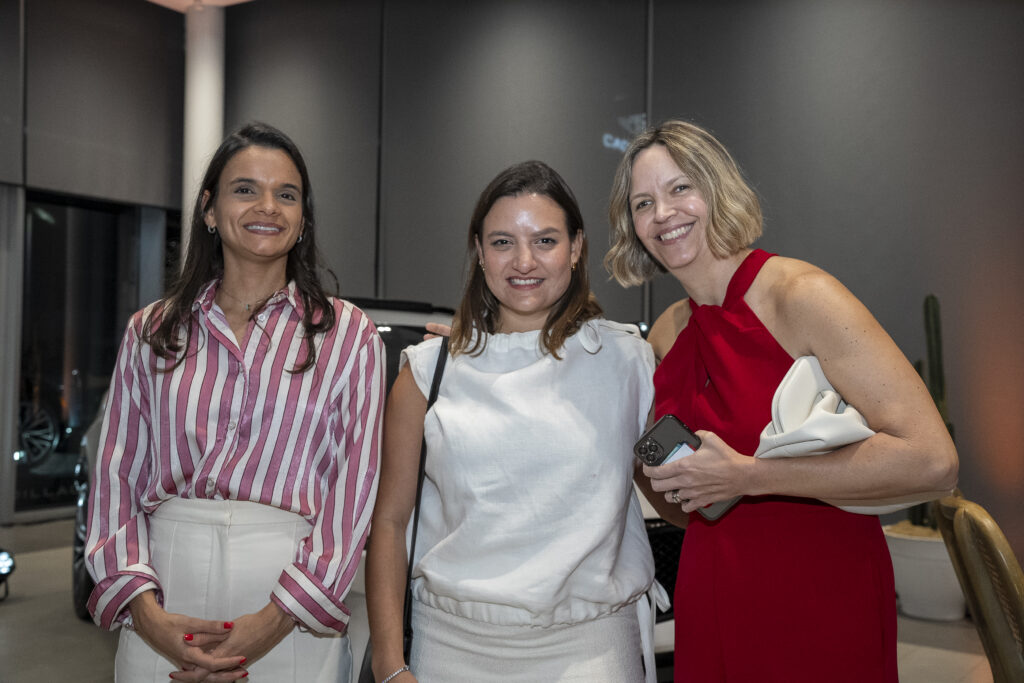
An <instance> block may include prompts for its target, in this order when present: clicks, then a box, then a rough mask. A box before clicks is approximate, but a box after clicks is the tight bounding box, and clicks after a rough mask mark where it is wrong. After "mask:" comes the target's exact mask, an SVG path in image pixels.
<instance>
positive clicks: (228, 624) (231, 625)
mask: <svg viewBox="0 0 1024 683" xmlns="http://www.w3.org/2000/svg"><path fill="white" fill-rule="evenodd" d="M234 627H235V622H233V621H225V622H224V628H234Z"/></svg>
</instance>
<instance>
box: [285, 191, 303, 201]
mask: <svg viewBox="0 0 1024 683" xmlns="http://www.w3.org/2000/svg"><path fill="white" fill-rule="evenodd" d="M281 199H284V200H286V201H289V202H297V201H299V198H298V196H297V195H296V194H295V193H294V192H291V191H288V192H282V193H281Z"/></svg>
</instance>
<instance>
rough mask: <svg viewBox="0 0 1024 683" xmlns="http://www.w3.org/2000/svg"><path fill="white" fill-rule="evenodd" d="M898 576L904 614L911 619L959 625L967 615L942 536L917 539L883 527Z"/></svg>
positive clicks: (901, 608) (898, 588)
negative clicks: (953, 622)
mask: <svg viewBox="0 0 1024 683" xmlns="http://www.w3.org/2000/svg"><path fill="white" fill-rule="evenodd" d="M883 529H884V531H885V541H886V543H887V544H888V545H889V554H890V555H891V556H892V567H893V572H894V573H895V576H896V593H897V595H899V598H900V611H901V612H903V613H904V614H906V615H907V616H908V617H918V618H920V619H934V620H939V621H956V620H957V619H963V618H964V613H965V602H964V594H963V591H962V590H961V589H960V582H959V581H958V580H957V578H956V571H955V570H954V569H953V562H952V560H950V559H949V553H948V552H947V551H946V544H945V543H943V542H942V536H940V535H938V532H935V533H936V535H935V536H917V535H909V534H904V533H900V531H899V530H896V529H893V527H892V526H886V527H883Z"/></svg>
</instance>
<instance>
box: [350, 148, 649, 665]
mask: <svg viewBox="0 0 1024 683" xmlns="http://www.w3.org/2000/svg"><path fill="white" fill-rule="evenodd" d="M468 259H471V260H467V265H468V267H469V270H470V272H469V276H468V282H467V284H466V289H465V293H464V295H463V298H462V302H461V304H460V306H459V309H458V312H457V314H456V317H455V321H454V325H453V329H452V336H451V346H450V353H451V357H450V359H449V361H448V364H447V367H446V368H445V370H444V374H443V378H442V380H441V385H440V393H439V396H438V399H437V402H436V403H435V404H434V406H433V407H432V408H431V410H430V411H429V412H427V411H426V399H425V398H424V396H425V395H426V394H427V393H428V389H429V386H430V383H431V379H432V374H433V369H434V365H435V362H436V359H437V354H438V352H439V346H440V340H438V339H432V340H429V341H426V342H424V343H422V344H419V345H417V346H414V347H410V348H408V349H406V350H405V351H404V352H403V363H404V366H403V367H402V369H401V372H400V373H399V376H398V379H397V380H396V382H395V384H394V387H393V388H392V391H391V394H390V396H389V398H388V405H387V410H386V413H385V420H384V424H385V427H384V452H383V461H382V466H381V489H380V490H381V495H380V498H379V500H378V502H377V507H376V510H375V512H374V518H373V539H372V541H371V543H370V551H369V557H368V564H367V566H368V578H367V588H368V590H367V603H368V607H369V615H370V633H371V639H372V641H373V670H374V675H375V677H376V680H377V681H388V682H389V683H392V682H393V683H412V682H413V681H417V680H418V681H420V682H421V683H429V682H433V681H503V682H505V681H529V682H531V683H535V682H536V681H587V682H591V683H592V682H598V683H600V682H602V681H606V682H608V683H612V682H614V683H629V682H632V681H640V680H643V676H644V674H643V667H642V662H641V646H640V633H639V630H640V629H639V626H638V621H637V607H636V604H635V603H636V601H637V600H638V599H639V598H640V596H641V595H643V594H644V592H645V591H647V589H648V587H649V586H650V585H651V582H652V579H653V561H652V558H651V551H650V548H649V546H648V543H647V536H646V533H645V530H644V525H643V520H642V513H641V512H640V509H639V504H638V502H637V500H636V497H635V495H634V494H633V490H632V483H631V477H632V475H633V457H632V455H631V446H632V444H633V442H634V441H635V440H636V439H637V438H638V437H639V435H640V432H641V430H642V428H643V426H644V424H645V422H646V418H647V413H648V410H649V408H650V405H651V401H652V399H653V389H652V387H651V384H650V378H651V373H652V372H653V370H654V365H653V356H652V354H651V351H650V347H649V346H648V345H647V343H646V342H644V341H643V340H642V339H640V338H639V336H637V334H636V330H635V328H633V327H631V326H623V325H618V324H616V323H611V322H608V321H606V320H603V319H602V318H601V317H600V315H601V309H600V307H599V306H598V304H597V302H596V301H595V300H594V298H593V295H592V294H591V293H590V288H589V281H588V276H587V265H586V264H587V244H586V240H585V237H584V232H583V219H582V216H581V215H580V211H579V207H578V206H577V204H576V201H575V199H574V197H573V195H572V193H571V191H570V190H569V188H568V187H567V186H566V184H565V182H564V181H563V180H562V178H561V177H560V176H559V175H558V174H557V173H555V172H554V171H553V170H552V169H551V168H549V167H548V166H546V165H544V164H542V163H540V162H536V161H534V162H525V163H522V164H518V165H516V166H512V167H511V168H509V169H507V170H505V171H503V172H502V173H501V174H499V175H498V177H496V178H495V179H494V180H493V181H492V182H491V183H490V185H488V187H487V188H486V189H485V190H484V191H483V193H482V194H481V195H480V199H479V201H478V202H477V205H476V209H475V211H474V212H473V217H472V220H471V222H470V228H469V242H468ZM424 433H425V434H426V441H427V445H428V448H427V451H428V456H427V460H426V479H425V482H424V486H423V498H422V503H421V511H420V518H419V535H418V538H417V545H416V556H415V557H414V558H412V562H413V565H414V566H413V572H412V576H413V580H412V592H413V598H414V600H413V606H412V621H413V629H414V633H415V637H414V638H413V645H412V653H411V657H410V661H409V662H408V665H407V663H406V661H405V660H404V658H403V654H402V607H403V597H404V585H405V575H406V569H407V567H408V564H407V562H408V559H407V555H406V527H407V524H408V521H409V517H410V514H411V511H412V508H413V503H414V499H415V494H416V473H417V469H418V468H417V462H418V459H419V453H420V443H421V439H422V438H423V435H424ZM410 669H411V670H410Z"/></svg>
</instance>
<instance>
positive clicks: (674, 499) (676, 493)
mask: <svg viewBox="0 0 1024 683" xmlns="http://www.w3.org/2000/svg"><path fill="white" fill-rule="evenodd" d="M672 502H673V503H675V504H676V505H679V504H680V503H682V502H683V500H682V498H680V497H679V489H676V490H675V491H673V492H672Z"/></svg>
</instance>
